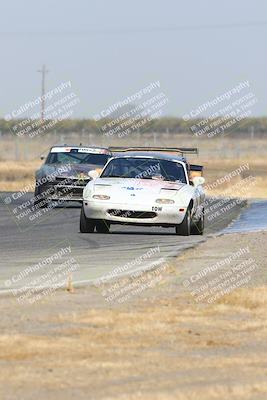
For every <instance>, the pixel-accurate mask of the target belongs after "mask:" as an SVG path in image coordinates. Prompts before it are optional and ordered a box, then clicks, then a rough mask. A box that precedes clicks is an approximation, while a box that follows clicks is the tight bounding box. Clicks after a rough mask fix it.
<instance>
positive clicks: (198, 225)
mask: <svg viewBox="0 0 267 400" xmlns="http://www.w3.org/2000/svg"><path fill="white" fill-rule="evenodd" d="M204 219H205V217H204V209H203V210H202V212H201V217H200V218H199V220H198V221H197V222H193V223H192V226H191V235H203V233H204V225H205V222H204Z"/></svg>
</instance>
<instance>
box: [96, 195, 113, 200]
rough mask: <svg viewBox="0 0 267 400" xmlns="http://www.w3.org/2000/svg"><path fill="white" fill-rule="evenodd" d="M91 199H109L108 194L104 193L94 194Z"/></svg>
mask: <svg viewBox="0 0 267 400" xmlns="http://www.w3.org/2000/svg"><path fill="white" fill-rule="evenodd" d="M93 199H97V200H109V199H110V196H107V195H106V194H94V195H93Z"/></svg>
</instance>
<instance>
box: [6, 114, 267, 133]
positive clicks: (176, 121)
mask: <svg viewBox="0 0 267 400" xmlns="http://www.w3.org/2000/svg"><path fill="white" fill-rule="evenodd" d="M21 121H22V120H12V121H5V120H4V119H0V134H2V135H5V134H8V133H11V132H12V127H13V126H14V125H15V124H19V123H20V122H21ZM108 122H110V121H109V120H104V119H103V120H100V121H97V122H96V121H95V120H92V119H66V120H63V121H61V122H57V123H56V124H55V125H54V127H53V128H52V129H51V131H50V132H54V133H55V134H56V133H65V134H66V133H75V132H79V133H80V132H84V133H99V134H101V130H100V129H101V126H103V125H104V124H106V123H108ZM210 122H211V120H209V123H210ZM213 122H216V120H213ZM218 122H219V121H218ZM224 122H226V121H224ZM201 123H202V125H201ZM203 123H204V120H203V119H202V120H200V119H191V120H190V121H184V120H183V119H182V118H174V117H164V118H159V119H154V120H152V121H150V122H149V123H148V124H145V125H144V126H143V127H142V128H141V129H140V133H142V132H158V133H163V132H168V133H170V134H172V133H186V132H190V131H191V132H192V126H195V127H196V126H197V129H196V128H195V130H196V131H198V130H200V129H202V127H203V126H205V124H203ZM215 125H216V124H215ZM227 131H228V132H230V131H231V132H236V133H242V134H250V135H251V134H252V133H253V134H254V133H255V134H260V135H266V134H267V117H262V118H259V117H258V118H256V117H255V118H245V119H242V120H241V121H240V122H236V123H235V124H233V125H232V126H231V127H230V128H229V129H228V130H227Z"/></svg>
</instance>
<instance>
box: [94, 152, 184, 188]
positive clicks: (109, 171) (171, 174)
mask: <svg viewBox="0 0 267 400" xmlns="http://www.w3.org/2000/svg"><path fill="white" fill-rule="evenodd" d="M101 178H136V179H157V180H163V181H170V182H176V181H179V182H181V183H186V177H185V172H184V168H183V166H182V164H180V163H177V162H174V161H168V160H157V159H151V158H141V157H140V158H130V157H129V158H128V157H123V158H115V159H114V160H112V161H110V162H109V164H108V165H107V167H106V168H105V169H104V171H103V172H102V174H101Z"/></svg>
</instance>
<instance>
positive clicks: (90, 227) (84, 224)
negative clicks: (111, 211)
mask: <svg viewBox="0 0 267 400" xmlns="http://www.w3.org/2000/svg"><path fill="white" fill-rule="evenodd" d="M95 226H96V223H95V220H93V219H89V218H87V217H86V215H85V212H84V208H83V206H82V208H81V215H80V232H81V233H93V232H94V230H95Z"/></svg>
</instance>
